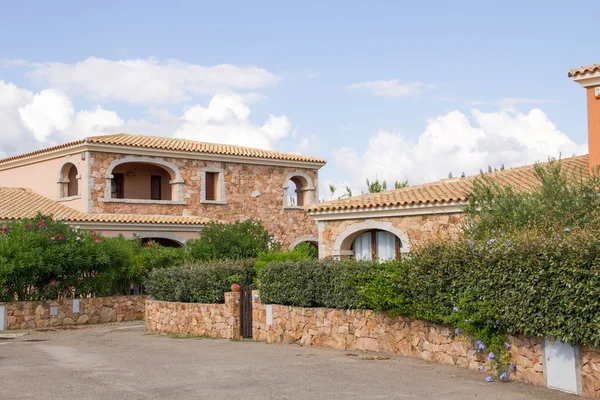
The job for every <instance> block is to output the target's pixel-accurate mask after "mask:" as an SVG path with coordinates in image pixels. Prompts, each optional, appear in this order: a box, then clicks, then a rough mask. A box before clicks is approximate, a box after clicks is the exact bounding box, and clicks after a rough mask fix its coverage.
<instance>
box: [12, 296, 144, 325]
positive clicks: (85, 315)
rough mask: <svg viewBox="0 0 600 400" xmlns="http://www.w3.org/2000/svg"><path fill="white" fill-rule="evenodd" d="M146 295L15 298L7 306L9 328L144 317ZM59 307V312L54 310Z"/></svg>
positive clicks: (91, 322)
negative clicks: (75, 308)
mask: <svg viewBox="0 0 600 400" xmlns="http://www.w3.org/2000/svg"><path fill="white" fill-rule="evenodd" d="M145 301H146V296H115V297H93V298H84V299H79V312H73V299H60V300H44V301H15V302H11V303H2V304H3V305H5V306H6V314H7V320H6V324H7V326H6V329H7V330H11V329H37V328H47V327H51V326H66V325H85V324H99V323H106V322H123V321H138V320H142V319H143V318H144V308H145ZM52 311H55V312H52Z"/></svg>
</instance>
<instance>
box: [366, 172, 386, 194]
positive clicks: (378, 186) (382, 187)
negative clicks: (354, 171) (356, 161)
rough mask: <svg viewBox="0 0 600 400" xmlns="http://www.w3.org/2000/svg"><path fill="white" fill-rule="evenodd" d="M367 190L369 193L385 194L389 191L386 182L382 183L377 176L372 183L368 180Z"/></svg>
mask: <svg viewBox="0 0 600 400" xmlns="http://www.w3.org/2000/svg"><path fill="white" fill-rule="evenodd" d="M367 190H368V191H369V193H380V192H385V191H386V190H387V183H386V181H383V182H381V183H380V182H379V178H378V177H377V176H375V180H374V181H372V182H371V181H369V178H367Z"/></svg>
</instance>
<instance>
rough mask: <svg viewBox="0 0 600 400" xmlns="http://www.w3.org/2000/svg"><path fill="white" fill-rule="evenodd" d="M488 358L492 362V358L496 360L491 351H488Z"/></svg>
mask: <svg viewBox="0 0 600 400" xmlns="http://www.w3.org/2000/svg"><path fill="white" fill-rule="evenodd" d="M488 357H489V358H490V360H493V359H494V358H496V355H495V354H494V352H493V351H490V354H488Z"/></svg>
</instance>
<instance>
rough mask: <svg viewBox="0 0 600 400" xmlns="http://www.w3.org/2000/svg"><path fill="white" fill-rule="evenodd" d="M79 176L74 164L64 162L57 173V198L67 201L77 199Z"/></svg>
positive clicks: (67, 161) (69, 161)
mask: <svg viewBox="0 0 600 400" xmlns="http://www.w3.org/2000/svg"><path fill="white" fill-rule="evenodd" d="M80 179H81V175H80V174H79V170H78V169H77V166H76V165H75V163H74V162H73V161H71V160H66V161H64V162H63V163H62V164H61V166H60V170H59V172H58V198H59V200H69V199H74V198H78V197H79V180H80Z"/></svg>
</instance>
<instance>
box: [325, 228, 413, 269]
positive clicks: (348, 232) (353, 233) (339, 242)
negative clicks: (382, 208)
mask: <svg viewBox="0 0 600 400" xmlns="http://www.w3.org/2000/svg"><path fill="white" fill-rule="evenodd" d="M378 232H381V233H380V234H378ZM367 233H371V236H370V237H369V235H364V234H367ZM361 235H364V236H361ZM390 235H393V237H394V238H397V240H396V243H395V244H396V246H397V253H396V257H393V258H401V257H402V256H403V255H405V254H407V253H408V252H410V241H409V239H408V235H407V234H406V233H405V232H403V231H401V230H400V229H398V228H396V227H395V226H393V225H392V223H391V222H379V221H373V220H367V221H363V222H358V223H355V224H352V225H349V226H347V227H346V229H344V231H343V232H342V233H340V234H339V235H338V237H337V239H336V240H335V243H334V245H333V256H334V257H336V258H339V257H341V256H358V258H361V259H365V258H367V259H368V257H366V253H365V252H367V253H368V252H371V254H372V255H373V256H372V259H373V260H376V259H384V258H385V259H390V258H392V257H390V255H389V254H388V255H387V256H385V257H380V256H378V254H377V252H378V250H379V248H380V249H381V250H382V251H388V252H389V251H390V249H389V247H390V246H392V244H391V243H390V244H389V245H388V246H387V247H388V249H386V245H385V243H382V244H381V245H379V243H378V240H379V239H381V240H382V242H383V241H386V240H389V239H390V238H391V237H390ZM373 237H374V238H375V240H373V239H372V238H373ZM357 239H359V240H360V239H362V241H363V242H365V246H364V247H362V248H361V249H360V250H359V249H357V243H356V242H355V240H357ZM358 246H361V245H360V243H359V244H358ZM374 246H375V247H374ZM357 251H360V252H361V254H357Z"/></svg>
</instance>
